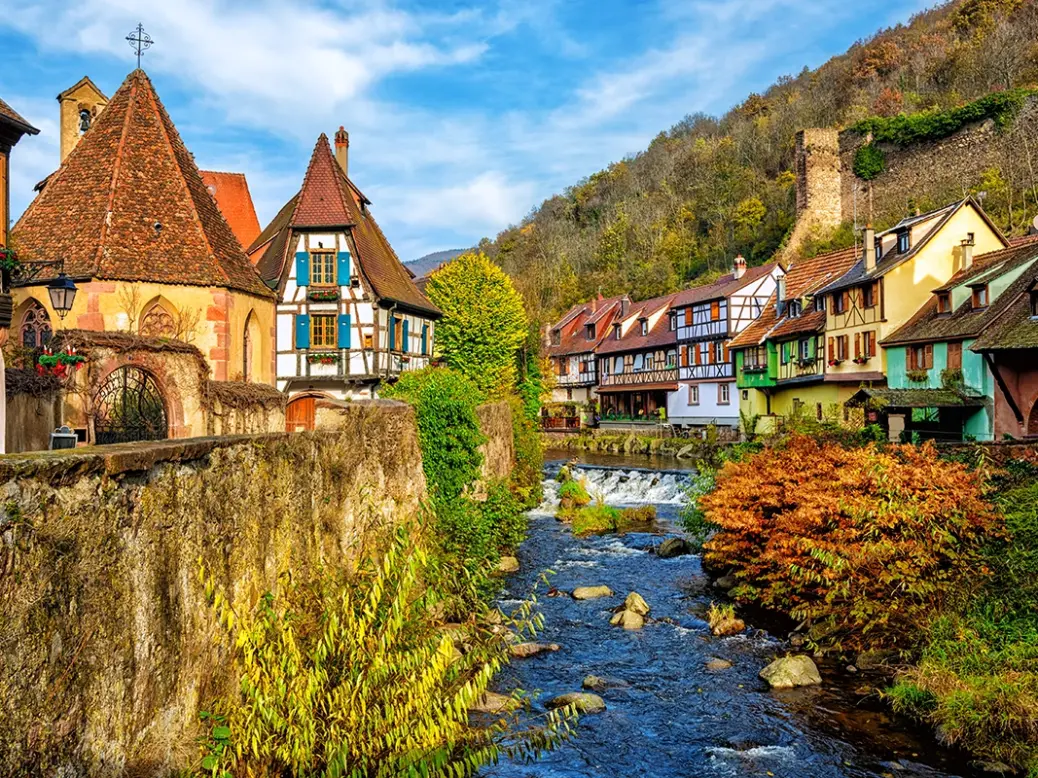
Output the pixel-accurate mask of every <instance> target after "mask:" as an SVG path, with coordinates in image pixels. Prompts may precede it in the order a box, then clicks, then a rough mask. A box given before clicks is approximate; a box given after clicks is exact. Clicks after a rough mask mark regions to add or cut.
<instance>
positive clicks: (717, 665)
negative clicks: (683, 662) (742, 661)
mask: <svg viewBox="0 0 1038 778" xmlns="http://www.w3.org/2000/svg"><path fill="white" fill-rule="evenodd" d="M731 666H732V663H731V662H729V661H728V660H727V659H718V658H717V657H714V658H713V659H709V660H707V663H706V669H707V670H709V671H710V672H712V673H716V672H719V671H721V670H727V669H729V668H730V667H731Z"/></svg>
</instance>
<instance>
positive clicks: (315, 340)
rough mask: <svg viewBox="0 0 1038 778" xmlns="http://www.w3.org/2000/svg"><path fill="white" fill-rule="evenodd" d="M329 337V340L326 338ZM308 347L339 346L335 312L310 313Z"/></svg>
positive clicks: (332, 347)
mask: <svg viewBox="0 0 1038 778" xmlns="http://www.w3.org/2000/svg"><path fill="white" fill-rule="evenodd" d="M329 337H330V340H328V338H329ZM310 348H311V349H338V348H339V323H338V317H337V316H335V314H323V313H314V314H311V315H310Z"/></svg>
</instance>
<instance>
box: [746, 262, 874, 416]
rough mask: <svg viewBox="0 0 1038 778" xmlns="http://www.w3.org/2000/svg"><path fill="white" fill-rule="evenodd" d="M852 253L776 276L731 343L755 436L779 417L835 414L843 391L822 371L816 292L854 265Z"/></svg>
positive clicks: (821, 303) (821, 312) (821, 313)
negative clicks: (766, 297) (773, 286)
mask: <svg viewBox="0 0 1038 778" xmlns="http://www.w3.org/2000/svg"><path fill="white" fill-rule="evenodd" d="M857 259H858V253H857V251H856V250H855V249H854V248H849V249H844V250H841V251H836V252H832V253H830V254H824V255H822V256H818V257H813V258H810V259H797V260H794V262H793V263H792V264H791V265H790V266H789V268H788V269H787V271H786V273H785V274H784V275H781V276H779V277H778V279H777V281H776V289H775V294H773V295H772V296H771V298H770V299H769V300H768V301H767V303H766V304H765V306H764V310H763V312H762V313H761V315H760V316H759V317H757V318H756V319H755V320H754V321H753V322H751V323H750V324H749V325H748V326H747V327H746V328H745V329H743V331H742V332H740V333H739V334H738V335H736V337H735V338H734V339H733V340H732V342H731V343H730V344H729V350H730V351H731V352H732V354H733V355H734V361H735V381H736V386H737V387H738V391H739V411H740V415H741V416H742V417H743V418H745V419H747V420H748V419H757V420H758V421H757V422H755V427H756V429H757V430H758V431H765V430H771V429H774V427H775V422H776V420H777V419H778V418H781V417H788V416H799V415H804V414H810V415H811V416H812V417H815V418H818V419H821V418H823V416H824V414H826V413H829V414H832V413H839V410H838V407H839V402H840V398H841V394H845V393H846V392H847V389H846V388H845V387H843V386H841V384H839V383H836V382H832V381H829V382H828V383H827V378H828V376H827V375H826V371H825V367H826V365H825V359H824V355H825V346H824V331H825V298H824V297H819V296H817V293H818V290H820V289H821V288H823V287H824V286H826V285H827V284H829V283H830V282H832V281H833V280H835V279H836V278H839V277H840V276H841V275H843V274H844V273H846V272H847V271H848V270H849V269H850V268H851V267H852V266H853V265H854V264H855V262H856V261H857Z"/></svg>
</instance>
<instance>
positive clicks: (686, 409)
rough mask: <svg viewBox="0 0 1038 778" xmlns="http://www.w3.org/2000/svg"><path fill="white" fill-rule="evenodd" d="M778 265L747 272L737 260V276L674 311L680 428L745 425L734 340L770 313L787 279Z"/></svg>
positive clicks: (670, 402)
mask: <svg viewBox="0 0 1038 778" xmlns="http://www.w3.org/2000/svg"><path fill="white" fill-rule="evenodd" d="M783 272H784V271H783V270H782V268H781V267H780V266H779V265H778V264H777V263H775V262H772V263H770V264H767V265H762V266H759V267H753V268H750V269H748V270H747V268H746V260H745V259H743V258H742V257H741V256H740V257H736V258H735V263H734V266H733V268H732V272H731V273H729V274H727V275H725V276H723V277H721V278H720V279H718V280H717V281H715V282H713V283H711V284H706V285H703V286H697V287H693V288H692V289H687V290H685V291H683V292H679V293H678V294H677V296H676V297H675V298H674V302H673V303H672V306H671V315H672V316H674V317H676V328H677V344H678V388H677V390H676V391H674V392H672V393H671V394H670V396H669V397H668V399H667V418H668V419H669V421H670V423H671V424H673V425H675V426H682V427H686V426H687V427H703V426H706V425H710V424H714V425H717V426H722V427H732V428H735V427H738V426H739V399H738V396H737V394H736V391H737V390H736V381H735V366H734V363H733V361H732V357H731V355H730V353H729V346H730V343H731V340H732V338H733V337H735V336H736V335H738V334H739V333H740V332H742V331H743V330H745V329H746V327H748V326H749V325H750V323H751V322H753V321H754V320H756V319H757V317H759V316H760V315H761V312H762V311H763V310H764V306H765V304H766V303H767V301H768V298H770V297H771V296H772V294H774V291H775V285H776V279H777V278H779V277H781V276H782V274H783Z"/></svg>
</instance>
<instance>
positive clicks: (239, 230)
mask: <svg viewBox="0 0 1038 778" xmlns="http://www.w3.org/2000/svg"><path fill="white" fill-rule="evenodd" d="M201 172H202V183H204V184H205V188H206V189H208V190H209V194H211V195H212V196H213V198H214V199H215V200H216V205H217V206H218V207H219V209H220V213H222V214H223V218H224V219H226V220H227V224H228V225H229V226H230V228H231V232H233V233H234V237H236V238H237V239H238V242H239V243H240V244H241V245H242V248H245V247H246V246H251V245H252V242H253V241H254V240H256V236H258V235H259V234H260V224H259V219H258V218H256V207H255V206H254V205H253V204H252V194H250V192H249V182H248V181H246V180H245V174H244V173H221V172H217V171H213V170H203V171H201Z"/></svg>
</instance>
